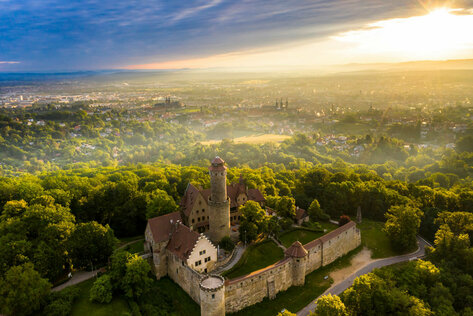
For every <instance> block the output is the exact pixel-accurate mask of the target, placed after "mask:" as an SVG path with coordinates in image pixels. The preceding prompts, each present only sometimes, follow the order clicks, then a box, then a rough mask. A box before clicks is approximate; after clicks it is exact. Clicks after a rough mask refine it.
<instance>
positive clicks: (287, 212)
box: [276, 196, 296, 219]
mask: <svg viewBox="0 0 473 316" xmlns="http://www.w3.org/2000/svg"><path fill="white" fill-rule="evenodd" d="M276 212H277V213H278V216H281V217H284V218H290V219H294V218H295V217H296V201H295V200H294V198H291V197H288V196H283V197H281V198H280V199H279V201H278V203H277V206H276Z"/></svg>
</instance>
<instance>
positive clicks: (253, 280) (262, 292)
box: [225, 222, 361, 313]
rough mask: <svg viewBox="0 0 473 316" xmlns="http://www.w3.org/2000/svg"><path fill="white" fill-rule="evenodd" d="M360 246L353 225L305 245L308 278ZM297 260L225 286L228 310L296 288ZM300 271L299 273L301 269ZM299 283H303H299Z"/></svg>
mask: <svg viewBox="0 0 473 316" xmlns="http://www.w3.org/2000/svg"><path fill="white" fill-rule="evenodd" d="M360 244H361V236H360V232H359V230H358V229H357V228H356V224H355V223H354V222H350V223H347V224H345V225H344V226H342V227H339V228H337V229H335V230H334V231H331V232H330V233H328V234H326V235H324V236H322V237H320V238H318V239H316V240H313V241H311V242H309V243H307V244H305V245H304V248H305V249H306V250H307V251H308V254H307V258H305V259H304V261H305V262H306V269H305V275H307V274H309V273H311V272H313V271H314V270H316V269H318V268H320V267H321V266H325V265H327V264H330V263H331V262H333V261H335V260H336V259H337V258H340V257H341V256H343V255H345V254H347V253H348V252H350V251H351V250H353V249H355V248H356V247H358V246H359V245H360ZM296 260H298V259H296V258H285V259H283V260H281V261H278V262H276V263H275V264H273V265H271V266H268V267H266V268H263V269H261V270H258V271H255V272H253V273H251V274H249V275H246V276H243V277H239V278H236V279H232V280H227V281H226V282H225V309H226V311H227V312H228V313H234V312H237V311H239V310H241V309H243V308H245V307H247V306H251V305H253V304H256V303H259V302H261V301H262V300H263V299H264V298H265V297H269V298H270V299H273V298H274V297H276V294H277V293H279V292H281V291H285V290H287V289H288V288H289V287H291V286H293V285H295V284H297V282H295V280H296V279H297V278H296V276H295V275H294V273H295V272H294V271H298V269H295V265H296V264H297V262H296ZM299 270H300V269H299ZM299 283H300V282H299Z"/></svg>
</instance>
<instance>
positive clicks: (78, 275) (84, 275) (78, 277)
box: [51, 269, 100, 292]
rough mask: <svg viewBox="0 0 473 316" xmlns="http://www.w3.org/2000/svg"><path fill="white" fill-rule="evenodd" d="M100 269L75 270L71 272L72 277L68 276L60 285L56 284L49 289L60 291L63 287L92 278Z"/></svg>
mask: <svg viewBox="0 0 473 316" xmlns="http://www.w3.org/2000/svg"><path fill="white" fill-rule="evenodd" d="M99 271H100V269H98V270H94V271H77V272H75V273H73V274H72V278H70V279H69V280H68V281H67V282H64V283H63V284H61V285H58V286H56V287H53V288H52V289H51V291H54V292H55V291H60V290H62V289H65V288H66V287H68V286H71V285H74V284H77V283H81V282H83V281H86V280H88V279H92V278H93V277H95V276H96V275H97V272H99Z"/></svg>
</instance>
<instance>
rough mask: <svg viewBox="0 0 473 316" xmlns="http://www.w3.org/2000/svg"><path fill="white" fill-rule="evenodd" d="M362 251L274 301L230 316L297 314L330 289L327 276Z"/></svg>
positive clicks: (310, 275) (310, 278) (290, 289)
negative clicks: (283, 310)
mask: <svg viewBox="0 0 473 316" xmlns="http://www.w3.org/2000/svg"><path fill="white" fill-rule="evenodd" d="M360 250H361V247H358V248H357V249H355V250H352V251H351V252H350V253H348V254H347V255H346V256H344V257H343V258H340V259H338V260H336V261H335V262H333V263H331V264H330V265H328V266H326V267H323V268H320V269H318V270H315V271H314V272H312V273H310V274H308V275H307V276H306V278H305V284H304V285H303V286H292V287H290V288H289V289H288V290H287V291H284V292H280V293H278V294H277V295H276V298H275V299H273V300H269V299H268V298H265V299H264V300H263V301H262V302H261V303H258V304H255V305H253V306H250V307H247V308H245V309H243V310H241V311H239V312H237V313H233V314H230V315H235V316H246V315H258V316H274V315H277V314H278V313H279V312H280V311H281V310H282V309H284V308H285V309H287V310H289V311H291V312H293V313H296V312H298V311H299V310H301V309H302V308H303V307H304V306H306V305H307V304H309V303H310V302H311V301H312V300H314V299H315V298H316V297H317V296H319V295H320V294H322V293H323V292H324V291H325V290H326V289H328V288H329V287H330V285H331V284H332V279H331V278H328V279H327V280H324V277H325V276H328V275H329V274H330V272H331V271H334V270H337V269H341V268H343V267H346V266H349V265H350V260H351V258H353V256H354V255H356V254H357V253H358V252H359V251H360Z"/></svg>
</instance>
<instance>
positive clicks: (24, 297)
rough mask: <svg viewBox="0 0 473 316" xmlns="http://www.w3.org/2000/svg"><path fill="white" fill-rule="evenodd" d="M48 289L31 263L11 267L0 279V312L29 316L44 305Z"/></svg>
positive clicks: (48, 284) (47, 284)
mask: <svg viewBox="0 0 473 316" xmlns="http://www.w3.org/2000/svg"><path fill="white" fill-rule="evenodd" d="M50 288H51V284H50V283H49V282H48V281H47V280H45V279H43V278H41V276H40V274H39V273H38V272H37V271H35V270H34V266H33V265H32V264H31V263H25V264H23V265H20V266H14V267H11V268H10V269H9V270H8V271H7V272H6V273H5V275H4V276H3V277H2V278H0V312H1V313H3V314H5V315H30V314H31V313H33V312H35V311H38V310H39V309H40V308H41V307H42V306H43V305H44V304H45V303H46V299H47V296H48V293H49V289H50Z"/></svg>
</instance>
